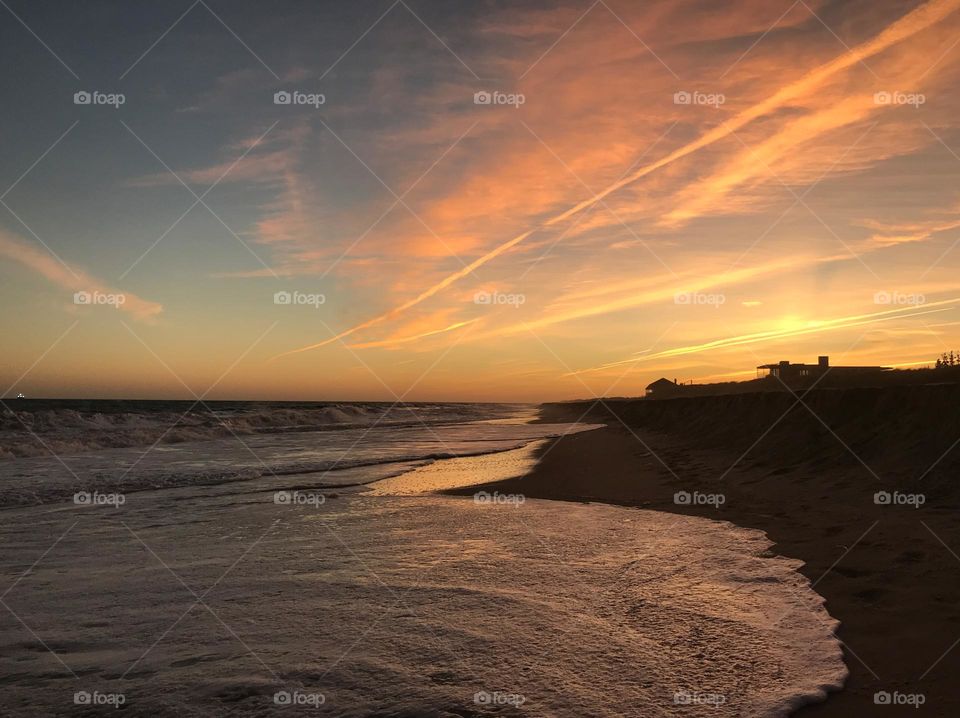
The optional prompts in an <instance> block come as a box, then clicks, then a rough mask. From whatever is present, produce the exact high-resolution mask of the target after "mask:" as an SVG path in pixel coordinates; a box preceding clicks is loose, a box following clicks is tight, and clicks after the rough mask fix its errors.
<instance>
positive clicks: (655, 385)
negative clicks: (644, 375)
mask: <svg viewBox="0 0 960 718" xmlns="http://www.w3.org/2000/svg"><path fill="white" fill-rule="evenodd" d="M676 386H677V385H676V384H675V383H674V382H672V381H670V380H669V379H667V378H666V377H660V378H659V379H657V380H656V381H655V382H652V383H650V384H647V389H660V388H664V387H671V388H675V387H676Z"/></svg>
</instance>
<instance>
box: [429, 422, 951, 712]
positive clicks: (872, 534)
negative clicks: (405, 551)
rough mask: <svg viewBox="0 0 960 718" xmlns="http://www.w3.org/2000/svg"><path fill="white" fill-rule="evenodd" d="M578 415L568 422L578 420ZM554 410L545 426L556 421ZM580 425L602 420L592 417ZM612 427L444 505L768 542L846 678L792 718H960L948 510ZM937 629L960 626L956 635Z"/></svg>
mask: <svg viewBox="0 0 960 718" xmlns="http://www.w3.org/2000/svg"><path fill="white" fill-rule="evenodd" d="M575 408H576V407H570V410H571V411H574V412H575V413H579V411H575ZM549 409H550V410H548V412H547V413H553V412H554V411H556V409H555V408H554V407H550V408H549ZM551 410H552V411H551ZM584 420H588V421H596V420H598V417H597V416H596V412H594V415H592V416H591V417H589V418H585V419H584ZM607 421H608V423H607V426H606V427H605V428H602V429H596V430H593V431H589V432H584V433H581V434H577V435H569V436H563V437H560V438H559V439H554V440H551V441H549V442H548V443H547V444H546V445H545V446H543V447H542V448H541V449H540V450H539V451H538V462H537V464H536V465H535V467H534V468H533V470H532V471H531V472H530V473H529V474H527V475H526V476H524V477H522V478H514V479H509V480H506V481H499V482H494V483H488V484H485V485H483V486H482V487H480V486H474V487H470V488H468V489H454V490H450V491H447V492H445V493H449V494H461V495H462V494H470V493H473V492H475V491H477V490H478V489H480V488H482V489H483V490H488V491H501V492H504V493H514V494H522V495H524V496H526V497H528V498H540V499H552V500H560V501H570V502H597V503H606V504H613V505H620V506H631V507H637V508H645V509H652V510H656V511H662V512H667V513H675V514H684V515H695V516H702V517H705V518H711V519H715V520H723V521H729V522H731V523H733V524H735V525H737V526H740V527H744V528H752V529H759V530H761V531H763V532H764V533H765V534H766V535H767V537H768V538H769V539H770V541H771V542H772V543H773V545H772V546H771V551H774V552H776V553H778V554H779V555H782V556H785V557H788V558H795V559H799V560H800V561H802V562H803V566H802V567H800V569H799V571H800V573H801V574H803V575H804V576H806V577H807V578H808V579H809V581H810V582H811V584H812V586H813V589H814V590H815V591H816V592H817V593H819V594H820V595H821V596H823V598H824V600H825V606H826V609H827V611H828V612H829V613H830V615H831V616H832V617H833V618H835V619H837V620H838V621H839V624H840V625H839V629H838V631H837V636H838V638H839V639H840V641H841V642H842V645H843V648H844V660H845V661H846V664H847V666H848V668H849V670H850V675H849V677H848V679H847V681H846V685H845V686H844V688H843V689H842V690H840V691H837V692H832V693H830V694H829V696H828V697H827V699H826V700H825V701H824V702H822V703H814V704H809V705H806V706H803V707H801V708H799V709H798V710H797V711H796V713H795V714H794V715H798V716H802V717H804V718H805V717H806V716H829V717H833V716H838V717H839V716H849V715H900V714H901V711H903V710H913V709H912V708H910V707H893V706H882V705H876V704H875V703H874V694H875V693H876V692H878V691H888V692H893V691H895V690H897V691H900V692H901V693H922V694H923V695H924V697H925V704H924V709H925V711H924V715H937V716H940V715H943V716H948V715H958V714H960V699H958V697H957V695H956V693H955V691H954V689H953V686H952V680H951V677H952V674H953V673H955V672H956V671H957V670H960V652H958V653H954V652H953V651H950V650H948V649H950V647H951V644H952V643H953V642H954V641H956V640H957V638H958V636H960V611H958V610H957V608H956V606H957V604H958V600H960V559H957V558H956V556H954V555H952V551H951V550H950V549H948V548H946V547H945V545H946V546H950V545H953V542H954V539H955V538H956V537H957V535H958V533H960V532H958V522H957V520H956V519H955V517H954V515H953V512H951V511H950V510H949V509H951V508H953V505H952V504H947V503H946V502H944V501H943V500H942V499H940V500H939V501H937V500H934V501H932V502H931V503H929V504H928V505H926V506H924V507H923V510H922V511H921V512H920V513H917V510H916V509H913V508H910V507H893V506H877V505H875V504H873V503H872V502H870V503H868V502H867V501H864V500H863V497H864V493H865V492H867V491H870V492H872V491H874V490H876V489H877V488H878V487H877V486H876V485H875V481H874V480H873V478H869V479H865V478H864V476H863V474H864V473H865V472H864V471H863V470H862V469H860V471H858V470H857V468H856V467H850V466H839V465H838V466H828V467H821V468H820V469H819V472H818V471H811V470H810V467H809V466H807V465H805V464H800V465H798V466H789V465H776V464H774V466H773V467H772V468H771V467H770V466H765V465H764V466H763V467H761V466H758V465H753V464H751V463H750V462H749V461H748V462H742V463H741V464H740V465H739V466H737V467H736V468H733V469H732V470H731V464H732V463H733V462H734V461H735V460H736V459H737V457H738V456H740V452H739V451H732V449H733V447H731V450H730V451H723V450H719V449H716V448H714V449H706V448H693V447H692V446H691V444H692V443H693V442H692V441H691V440H690V439H681V438H679V437H677V436H676V435H674V434H666V433H660V432H652V431H649V430H647V429H642V428H638V427H635V426H630V427H629V428H628V427H626V426H624V425H622V424H621V423H619V422H617V421H613V420H611V419H610V417H607ZM644 444H645V445H646V447H647V448H645V446H644ZM658 457H659V458H658ZM661 460H662V463H661ZM783 463H784V464H788V463H789V462H783ZM724 474H725V476H724V478H723V479H722V480H720V479H719V477H720V476H721V475H724ZM868 481H869V482H870V483H868ZM678 491H687V492H695V491H699V492H702V493H710V492H715V493H723V495H724V497H725V501H724V503H723V504H722V505H720V506H719V507H715V506H713V505H678V504H677V503H675V500H674V494H675V493H676V492H678ZM908 512H909V513H908ZM937 537H940V538H941V539H942V541H943V542H944V544H945V545H941V542H940V541H939V540H938V538H937ZM958 545H960V544H958ZM944 625H948V626H950V625H955V626H956V627H957V630H956V635H954V634H953V632H951V631H945V630H944ZM938 659H939V662H938ZM920 676H923V678H922V680H921V679H920Z"/></svg>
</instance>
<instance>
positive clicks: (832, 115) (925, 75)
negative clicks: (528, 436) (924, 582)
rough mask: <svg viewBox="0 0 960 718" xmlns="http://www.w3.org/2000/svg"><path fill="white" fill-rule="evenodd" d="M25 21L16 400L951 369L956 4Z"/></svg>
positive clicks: (10, 277) (19, 7) (6, 203)
mask: <svg viewBox="0 0 960 718" xmlns="http://www.w3.org/2000/svg"><path fill="white" fill-rule="evenodd" d="M4 3H5V4H4V5H3V6H2V7H0V53H2V56H3V71H2V72H0V95H2V108H3V109H2V112H0V117H2V119H0V123H2V124H0V140H2V141H0V170H2V173H3V174H2V177H0V300H2V306H3V307H4V311H3V312H2V314H0V317H2V319H0V321H2V324H0V331H2V333H3V337H4V340H3V351H2V353H0V384H2V385H3V386H0V391H2V392H3V394H2V395H3V396H15V395H16V394H17V393H18V392H23V393H24V394H26V395H27V396H33V397H41V396H46V397H121V398H124V397H126V398H133V397H147V398H188V399H189V398H193V397H195V396H205V397H207V398H213V399H217V398H224V399H227V398H240V399H316V400H322V399H336V400H350V399H354V400H385V401H393V400H395V399H398V398H405V399H407V400H491V401H495V400H507V401H534V400H548V399H561V398H575V397H590V396H595V395H596V396H600V395H613V396H622V395H634V394H639V393H642V391H643V388H644V386H645V385H646V384H648V383H649V382H650V381H652V380H653V379H656V378H658V377H660V376H667V377H669V378H678V379H680V380H698V381H711V380H729V379H746V378H751V377H753V376H754V373H755V371H754V367H755V366H756V365H758V364H762V363H768V362H772V361H777V360H780V359H790V360H793V361H808V362H809V361H816V356H817V355H819V354H829V355H830V356H831V359H832V361H833V363H835V364H883V365H888V366H889V365H904V366H920V365H923V364H927V363H932V361H933V360H934V359H935V358H936V356H938V355H939V354H940V353H942V352H944V351H949V350H950V349H960V273H958V267H960V247H957V246H955V244H957V243H958V242H960V182H958V178H960V120H958V119H957V118H958V117H960V92H958V90H960V47H958V43H960V0H929V1H927V2H909V1H906V0H836V1H833V2H831V1H829V0H798V1H797V2H791V1H790V0H742V1H739V2H737V1H732V2H722V3H720V2H715V1H713V0H701V1H695V0H671V1H666V0H664V1H662V2H642V3H640V2H629V1H625V0H597V1H596V2H590V0H587V1H585V2H576V3H554V2H550V3H547V2H534V1H531V2H493V1H489V2H480V1H476V0H471V1H460V0H443V1H442V2H441V1H439V0H437V1H427V0H397V1H396V2H392V1H391V0H384V1H381V0H360V1H359V2H346V1H343V2H339V1H338V2H306V1H302V2H286V1H281V2H276V3H269V4H267V3H257V2H246V1H242V0H241V1H232V2H226V1H225V0H197V1H196V2H193V0H170V1H169V2H163V3H157V2H140V1H130V2H97V1H93V2H83V3H59V2H52V1H48V0H40V1H39V2H38V1H36V0H29V1H28V0H4ZM84 91H85V92H89V93H102V94H101V95H99V101H102V102H108V101H109V96H110V95H116V94H118V93H119V94H122V96H123V97H122V99H123V104H120V105H119V106H115V104H113V105H112V104H97V102H98V100H97V99H96V98H95V99H94V101H92V102H91V103H90V104H75V93H77V92H84ZM277 92H289V93H301V94H300V95H298V97H299V99H300V101H301V102H306V103H308V104H296V102H292V103H291V104H276V103H275V93H277ZM477 93H481V94H479V95H478V94H477ZM483 93H502V94H498V95H496V96H495V100H494V101H493V102H491V103H489V104H485V103H483V101H482V100H483V99H485V98H486V97H489V95H485V94H483ZM318 95H322V99H323V102H322V104H320V102H319V99H318V98H317V97H316V96H318ZM310 96H314V97H313V98H312V99H311V97H310ZM478 100H480V102H479V103H478ZM500 101H503V102H506V103H507V104H498V102H500ZM511 101H512V104H510V102H511ZM310 102H313V103H314V104H309V103H310ZM78 292H79V293H81V298H80V299H76V300H75V293H78ZM278 292H279V293H287V294H285V295H284V294H281V295H280V297H281V298H280V300H279V301H281V302H282V300H283V297H292V298H293V299H292V301H291V303H289V304H285V303H277V301H278V300H277V299H276V296H277V293H278ZM82 293H86V294H85V295H83V294H82ZM83 296H86V297H89V298H91V302H90V303H83V302H84V300H83V298H82V297H83ZM321 299H322V301H321ZM77 301H79V302H81V303H76V302H77ZM98 302H102V303H98ZM298 302H299V303H298ZM8 387H9V389H8Z"/></svg>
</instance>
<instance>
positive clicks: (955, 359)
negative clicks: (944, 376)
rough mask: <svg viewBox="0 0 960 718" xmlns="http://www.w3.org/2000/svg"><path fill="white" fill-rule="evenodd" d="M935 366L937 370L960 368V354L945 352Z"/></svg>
mask: <svg viewBox="0 0 960 718" xmlns="http://www.w3.org/2000/svg"><path fill="white" fill-rule="evenodd" d="M934 366H935V367H936V368H937V369H945V368H947V367H953V366H960V352H956V353H955V352H952V351H950V352H944V353H943V354H941V355H940V356H939V357H938V358H937V363H936V364H935V365H934Z"/></svg>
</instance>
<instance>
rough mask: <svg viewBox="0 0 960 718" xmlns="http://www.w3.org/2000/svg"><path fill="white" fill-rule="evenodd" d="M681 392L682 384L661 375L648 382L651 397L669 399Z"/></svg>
mask: <svg viewBox="0 0 960 718" xmlns="http://www.w3.org/2000/svg"><path fill="white" fill-rule="evenodd" d="M679 394H680V385H679V384H677V382H676V381H670V380H669V379H665V378H663V377H660V378H659V379H657V380H656V381H655V382H653V383H652V384H647V397H648V398H650V399H668V398H670V397H673V396H678V395H679Z"/></svg>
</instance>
